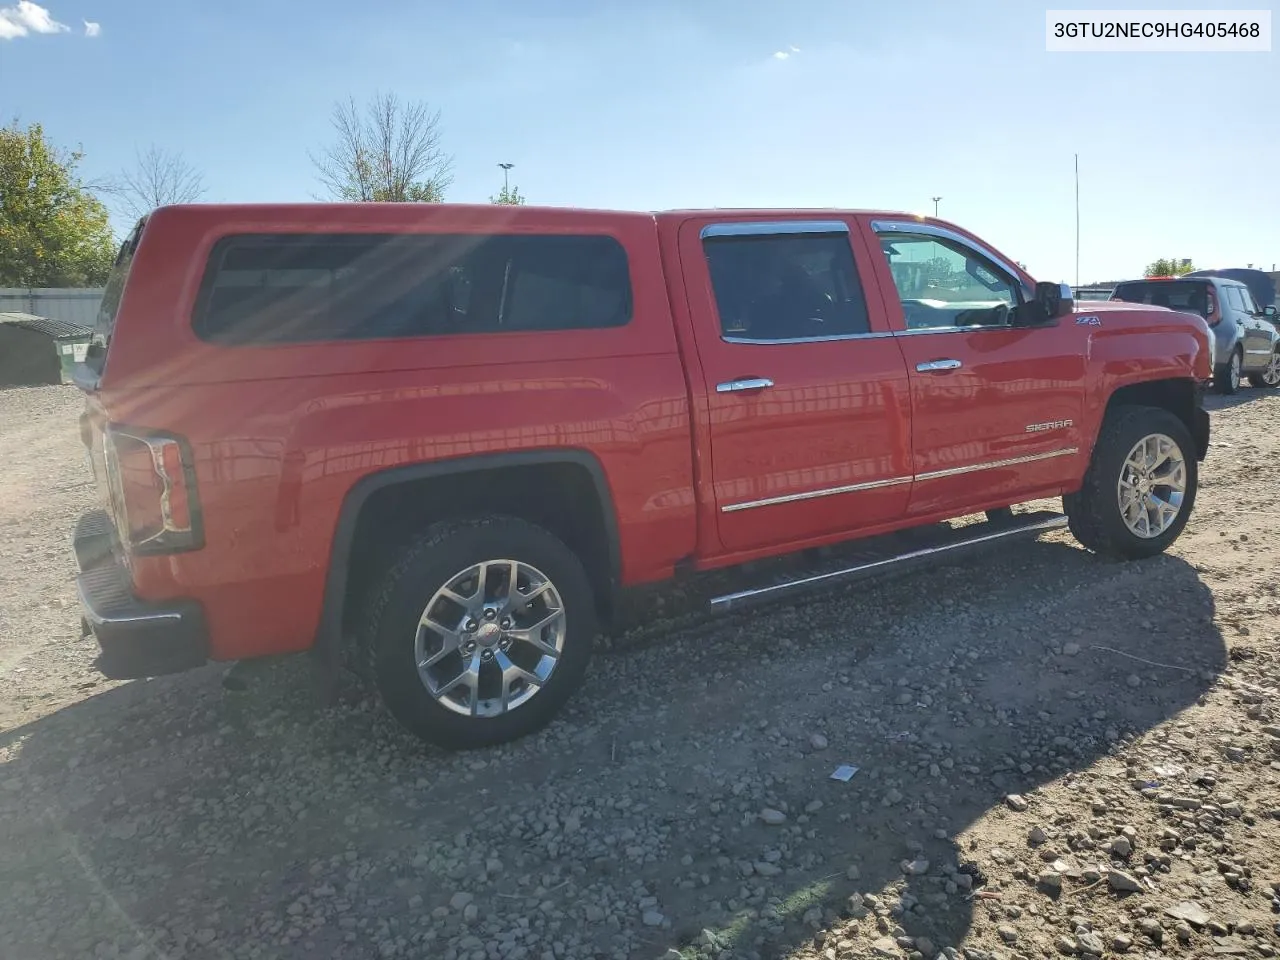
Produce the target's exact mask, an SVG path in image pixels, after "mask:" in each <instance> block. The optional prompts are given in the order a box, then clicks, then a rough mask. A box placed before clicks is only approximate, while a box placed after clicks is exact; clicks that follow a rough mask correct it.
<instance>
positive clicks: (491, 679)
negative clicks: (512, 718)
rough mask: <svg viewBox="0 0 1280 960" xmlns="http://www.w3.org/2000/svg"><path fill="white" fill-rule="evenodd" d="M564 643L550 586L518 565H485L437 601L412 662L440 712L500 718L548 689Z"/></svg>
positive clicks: (558, 604) (559, 607) (560, 609)
mask: <svg viewBox="0 0 1280 960" xmlns="http://www.w3.org/2000/svg"><path fill="white" fill-rule="evenodd" d="M564 639H565V612H564V603H563V601H562V600H561V599H560V594H559V592H558V591H557V590H556V588H555V585H554V584H553V583H552V582H551V580H550V579H548V578H547V576H546V575H545V574H543V573H542V571H540V570H538V569H537V568H536V567H534V566H531V565H530V564H527V563H521V562H520V561H518V560H487V561H485V562H483V563H477V564H475V565H474V566H470V567H467V568H466V569H465V570H463V571H462V572H460V573H458V574H456V575H455V576H453V577H452V578H450V580H449V581H448V582H447V583H446V584H445V585H444V586H443V587H441V588H440V589H439V590H437V591H436V592H435V595H434V596H432V598H431V601H430V602H429V603H428V604H427V606H426V609H425V610H423V611H422V617H421V618H420V619H419V621H418V633H417V637H416V638H415V640H414V660H415V661H416V663H417V665H418V676H419V677H420V678H421V680H422V684H423V686H425V687H426V688H427V692H428V693H429V694H431V696H432V697H433V698H434V699H435V700H436V701H437V702H438V703H439V704H440V705H441V706H443V707H446V708H448V709H449V710H452V711H454V712H455V713H460V714H462V715H463V716H470V717H496V716H500V715H502V714H504V713H507V712H508V711H511V710H514V709H515V708H516V707H518V706H520V705H521V704H523V703H525V702H527V701H528V700H529V699H530V698H532V697H533V696H535V695H536V694H537V693H538V691H539V690H541V689H542V688H543V686H545V685H546V683H547V681H548V680H549V679H550V677H551V674H552V673H553V672H554V671H555V669H556V667H557V666H558V665H559V663H560V655H561V653H562V652H563V650H564Z"/></svg>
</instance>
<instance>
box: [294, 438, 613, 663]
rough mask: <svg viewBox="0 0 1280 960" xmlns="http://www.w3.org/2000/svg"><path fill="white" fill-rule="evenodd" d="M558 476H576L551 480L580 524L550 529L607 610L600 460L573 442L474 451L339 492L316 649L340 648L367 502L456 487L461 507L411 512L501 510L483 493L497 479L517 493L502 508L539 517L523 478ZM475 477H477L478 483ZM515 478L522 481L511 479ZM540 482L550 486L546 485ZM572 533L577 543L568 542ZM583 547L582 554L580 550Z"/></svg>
mask: <svg viewBox="0 0 1280 960" xmlns="http://www.w3.org/2000/svg"><path fill="white" fill-rule="evenodd" d="M566 477H568V478H571V483H576V484H577V485H578V486H579V487H580V489H577V490H574V489H571V488H566V489H564V490H560V489H559V486H558V485H557V487H556V488H555V489H556V492H558V493H560V494H561V496H562V500H563V502H564V503H569V502H572V503H573V504H574V508H575V509H574V512H575V513H577V514H580V519H581V524H582V525H581V526H577V525H576V523H574V524H571V525H572V526H574V531H571V535H570V536H568V537H565V531H564V529H560V530H557V529H552V530H551V532H552V533H555V534H557V535H559V536H561V537H563V538H564V539H566V541H567V542H568V545H569V546H570V548H571V549H574V550H575V552H578V553H579V557H580V559H581V560H582V561H583V564H584V566H586V567H587V570H588V576H589V577H590V579H591V580H592V585H593V587H594V588H595V589H596V590H597V606H598V607H600V608H601V613H602V614H605V615H607V614H608V612H609V611H610V610H611V609H612V604H613V594H614V592H615V591H616V590H617V587H618V584H619V582H620V578H621V567H622V560H621V545H620V541H619V533H618V519H617V511H616V509H615V506H614V500H613V494H612V491H611V489H610V487H609V482H608V478H607V475H606V473H605V470H604V467H603V465H602V464H601V463H600V461H599V460H598V459H597V458H596V457H595V456H594V455H593V454H591V453H589V452H587V451H584V450H575V449H552V450H536V451H517V452H508V453H493V454H482V455H479V456H474V457H462V458H458V459H451V460H443V461H435V462H431V463H418V464H408V465H405V466H399V467H392V468H390V469H387V470H381V471H378V472H376V473H371V474H367V475H365V476H364V477H361V478H360V479H359V480H358V481H356V482H355V483H354V484H353V485H352V486H351V488H350V489H349V490H348V491H347V493H346V495H345V497H344V498H343V501H342V506H341V508H340V509H339V512H338V519H337V522H336V524H335V526H334V533H333V538H332V541H331V547H330V552H329V562H328V568H327V571H326V575H325V587H324V599H323V603H322V606H321V612H320V622H319V625H318V627H317V631H316V640H315V646H316V648H317V650H318V651H319V652H322V653H324V654H325V655H326V656H332V657H334V658H335V661H336V657H337V655H338V654H339V652H340V650H341V648H342V645H343V643H344V637H345V633H346V631H345V627H346V625H347V622H348V621H347V618H348V616H349V615H350V613H351V607H352V605H353V601H355V600H356V599H357V598H356V597H355V596H354V595H353V589H352V587H353V584H355V583H357V582H358V577H357V576H356V573H357V571H356V570H353V560H354V559H355V558H356V557H357V552H358V551H359V550H361V549H362V548H363V549H371V546H370V545H366V544H363V543H362V539H361V538H362V537H368V536H372V535H373V534H375V533H376V532H378V531H377V528H376V526H375V527H374V529H370V526H369V524H370V523H371V522H372V521H371V520H370V517H371V511H372V508H374V507H375V506H376V505H377V504H379V502H380V500H382V499H383V498H386V497H388V495H392V501H391V503H390V504H388V505H387V507H388V510H391V511H394V503H395V502H396V500H395V498H396V497H399V498H400V499H401V500H405V501H407V502H414V503H419V504H421V501H422V497H420V496H417V494H429V493H436V494H439V493H445V494H447V493H448V492H449V491H450V490H454V491H458V490H463V489H465V490H467V491H474V495H473V496H469V497H467V498H466V503H465V505H464V506H463V509H462V510H461V511H459V510H457V509H455V508H453V507H451V506H441V505H437V504H435V503H433V504H431V505H430V506H428V505H425V504H422V506H423V509H422V513H421V516H420V517H418V518H416V519H417V520H418V521H421V522H427V521H428V520H440V519H447V518H449V517H451V516H457V515H459V513H470V512H476V511H477V510H486V509H487V510H488V511H490V512H504V510H503V507H504V504H503V503H502V498H501V497H500V496H497V497H495V496H490V497H488V498H486V496H485V494H486V493H492V492H493V490H495V489H498V490H501V489H504V486H503V485H504V484H505V485H506V486H505V489H507V490H510V491H513V492H515V491H519V493H520V496H513V497H512V500H513V501H514V502H515V503H516V504H517V505H516V507H515V509H512V508H511V506H510V505H507V510H506V511H505V512H508V513H510V514H511V515H513V516H521V517H522V518H523V519H527V520H530V521H532V522H538V521H539V519H541V518H538V517H530V516H528V515H527V514H528V513H529V512H530V511H529V510H528V509H524V508H523V507H524V505H526V504H528V503H530V502H531V501H532V500H533V499H534V497H535V495H536V492H537V491H538V489H539V488H538V487H537V486H536V484H535V485H534V486H529V484H528V481H529V480H530V478H540V479H541V480H542V482H543V483H544V484H550V483H551V482H553V481H555V480H563V479H564V478H566ZM482 479H483V482H480V481H482ZM522 481H523V484H524V485H523V486H519V484H520V483H521V482H522ZM547 489H551V487H550V486H548V487H547ZM587 491H589V492H590V495H591V497H592V499H594V501H595V502H594V503H587V502H581V497H580V496H578V498H577V499H574V497H575V495H581V494H583V493H586V492H587ZM535 512H536V511H535ZM581 514H585V515H581ZM393 515H394V514H393ZM576 519H578V518H575V520H576ZM414 523H415V518H413V517H406V518H405V522H404V523H401V524H398V526H399V527H400V533H401V534H402V535H403V534H407V533H409V532H412V530H413V529H414ZM553 526H554V525H553ZM574 534H576V535H574ZM574 540H577V541H578V542H577V543H575V542H573V541H574ZM583 552H586V553H587V554H588V555H587V556H582V553H583Z"/></svg>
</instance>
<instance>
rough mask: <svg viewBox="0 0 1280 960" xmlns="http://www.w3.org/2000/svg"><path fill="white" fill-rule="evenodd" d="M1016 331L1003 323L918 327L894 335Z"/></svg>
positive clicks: (1008, 324)
mask: <svg viewBox="0 0 1280 960" xmlns="http://www.w3.org/2000/svg"><path fill="white" fill-rule="evenodd" d="M1015 329H1017V328H1016V327H1014V325H1013V324H1011V323H1002V324H1000V325H999V326H997V325H995V324H990V323H975V324H973V325H972V326H968V327H916V328H914V329H912V330H895V331H893V335H894V336H895V337H919V336H923V335H924V334H926V333H978V332H979V331H982V330H991V331H997V330H1003V331H1006V332H1007V331H1009V330H1015Z"/></svg>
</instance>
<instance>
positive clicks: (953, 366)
mask: <svg viewBox="0 0 1280 960" xmlns="http://www.w3.org/2000/svg"><path fill="white" fill-rule="evenodd" d="M962 366H964V364H962V363H961V362H960V361H959V360H930V361H929V362H928V363H917V364H916V373H933V372H934V371H935V370H959V369H960V368H961V367H962Z"/></svg>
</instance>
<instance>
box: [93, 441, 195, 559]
mask: <svg viewBox="0 0 1280 960" xmlns="http://www.w3.org/2000/svg"><path fill="white" fill-rule="evenodd" d="M103 459H104V461H105V463H106V471H107V485H108V487H109V488H110V491H111V500H112V506H113V508H114V512H115V517H116V527H117V529H118V531H119V534H120V540H121V542H122V543H124V544H125V545H126V547H127V548H128V551H129V552H131V553H135V554H157V553H179V552H181V551H184V550H199V549H200V548H201V547H202V546H204V527H203V524H202V522H201V517H200V504H199V500H198V499H197V496H196V476H195V464H194V462H193V459H192V456H191V448H190V447H189V446H188V445H187V443H186V441H185V440H183V439H182V438H181V437H178V436H175V435H173V434H166V433H159V432H156V431H150V430H137V429H133V428H128V427H120V426H116V425H114V424H113V425H111V426H109V427H107V429H106V433H105V436H104V437H103Z"/></svg>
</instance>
